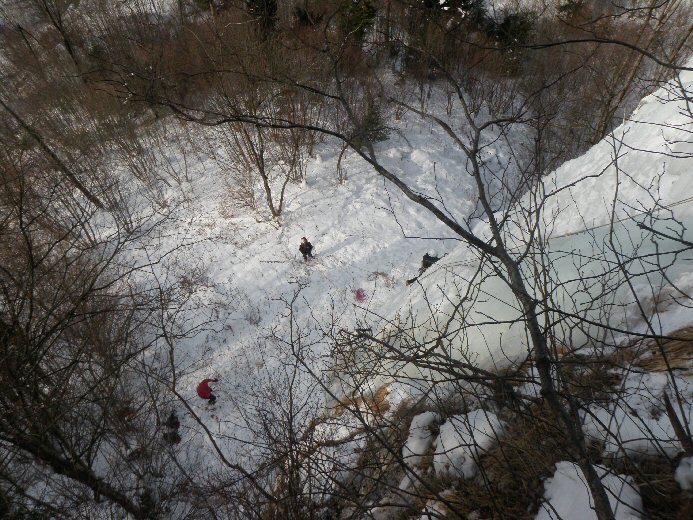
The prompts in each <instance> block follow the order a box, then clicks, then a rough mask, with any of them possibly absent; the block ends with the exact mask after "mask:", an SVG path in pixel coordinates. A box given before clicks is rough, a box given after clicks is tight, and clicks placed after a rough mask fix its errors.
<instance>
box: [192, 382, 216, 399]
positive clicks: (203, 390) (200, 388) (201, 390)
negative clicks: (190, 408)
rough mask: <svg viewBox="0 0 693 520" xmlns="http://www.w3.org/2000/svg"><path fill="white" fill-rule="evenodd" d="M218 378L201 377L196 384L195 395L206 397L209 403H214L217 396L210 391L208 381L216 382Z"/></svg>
mask: <svg viewBox="0 0 693 520" xmlns="http://www.w3.org/2000/svg"><path fill="white" fill-rule="evenodd" d="M217 381H219V380H218V379H203V380H202V381H201V382H200V384H199V385H197V395H199V396H200V397H201V398H202V399H207V400H208V401H209V404H214V403H215V402H216V400H217V397H216V396H215V395H214V394H213V393H212V389H211V388H210V387H209V383H216V382H217Z"/></svg>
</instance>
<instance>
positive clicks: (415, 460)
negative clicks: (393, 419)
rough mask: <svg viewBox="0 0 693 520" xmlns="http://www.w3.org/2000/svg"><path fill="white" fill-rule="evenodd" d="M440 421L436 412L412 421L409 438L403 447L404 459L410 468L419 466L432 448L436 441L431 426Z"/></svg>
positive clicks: (427, 413) (419, 416)
mask: <svg viewBox="0 0 693 520" xmlns="http://www.w3.org/2000/svg"><path fill="white" fill-rule="evenodd" d="M438 420H439V415H438V414H437V413H435V412H424V413H422V414H419V415H417V416H416V417H414V418H413V419H412V421H411V426H409V437H407V442H406V443H405V444H404V446H403V447H402V458H403V459H404V460H405V461H406V462H407V464H408V465H409V466H410V467H412V466H419V465H420V464H421V461H422V460H423V457H424V455H425V454H426V453H427V452H428V450H429V449H430V448H431V445H432V444H433V440H434V437H433V433H432V432H431V425H432V424H434V423H436V422H437V421H438Z"/></svg>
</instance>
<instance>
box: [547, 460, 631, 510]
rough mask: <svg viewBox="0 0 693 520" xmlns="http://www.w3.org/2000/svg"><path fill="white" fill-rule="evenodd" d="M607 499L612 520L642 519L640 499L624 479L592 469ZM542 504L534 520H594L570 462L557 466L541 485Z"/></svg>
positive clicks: (581, 478)
mask: <svg viewBox="0 0 693 520" xmlns="http://www.w3.org/2000/svg"><path fill="white" fill-rule="evenodd" d="M595 468H596V469H597V473H598V474H599V475H600V478H601V480H602V483H603V484H604V487H605V488H606V492H607V495H608V496H609V504H610V505H611V509H612V511H613V512H614V516H615V517H616V520H635V519H639V518H642V517H641V515H640V513H639V511H642V499H641V498H640V493H639V492H638V490H637V488H636V487H635V485H634V484H633V479H632V478H631V477H628V476H623V475H614V474H613V473H609V470H608V469H607V468H604V467H603V466H595ZM544 500H545V501H546V502H545V503H544V504H542V506H541V509H540V510H539V513H538V514H537V516H536V517H535V520H592V519H595V520H596V518H597V515H596V513H595V512H594V509H593V507H594V502H593V500H592V494H591V493H590V490H589V488H588V487H587V483H586V481H585V477H584V474H583V473H582V470H581V469H580V468H579V467H578V466H577V465H576V464H574V463H572V462H565V461H563V462H558V463H557V464H556V472H555V473H554V475H553V477H551V478H549V479H547V480H546V482H544Z"/></svg>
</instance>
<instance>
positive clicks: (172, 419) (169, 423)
mask: <svg viewBox="0 0 693 520" xmlns="http://www.w3.org/2000/svg"><path fill="white" fill-rule="evenodd" d="M164 426H166V428H168V429H170V430H177V429H178V428H180V419H178V415H177V414H176V412H175V410H174V411H172V412H171V414H170V415H169V416H168V419H166V422H165V423H164Z"/></svg>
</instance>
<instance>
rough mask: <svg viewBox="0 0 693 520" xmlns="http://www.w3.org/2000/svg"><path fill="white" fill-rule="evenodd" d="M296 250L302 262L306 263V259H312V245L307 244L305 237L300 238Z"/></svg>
mask: <svg viewBox="0 0 693 520" xmlns="http://www.w3.org/2000/svg"><path fill="white" fill-rule="evenodd" d="M298 250H299V251H300V252H301V254H302V255H303V261H304V262H307V261H308V257H310V258H313V254H312V251H313V244H311V243H310V242H308V239H307V238H306V237H302V238H301V245H300V246H298Z"/></svg>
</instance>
